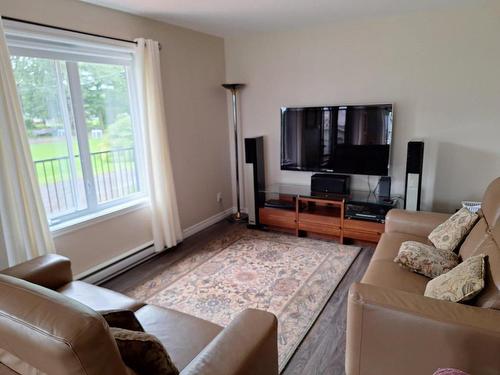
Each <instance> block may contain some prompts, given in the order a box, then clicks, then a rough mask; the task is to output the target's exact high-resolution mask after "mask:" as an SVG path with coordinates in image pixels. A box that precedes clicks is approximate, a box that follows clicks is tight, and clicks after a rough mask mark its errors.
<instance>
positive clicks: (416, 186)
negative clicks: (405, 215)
mask: <svg viewBox="0 0 500 375" xmlns="http://www.w3.org/2000/svg"><path fill="white" fill-rule="evenodd" d="M423 166H424V142H415V141H412V142H408V153H407V156H406V179H405V206H404V208H405V209H407V210H412V211H420V197H421V193H422V169H423Z"/></svg>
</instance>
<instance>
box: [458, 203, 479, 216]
mask: <svg viewBox="0 0 500 375" xmlns="http://www.w3.org/2000/svg"><path fill="white" fill-rule="evenodd" d="M462 207H465V208H467V209H468V210H469V211H470V212H473V213H476V212H477V211H479V209H480V208H481V202H472V201H462Z"/></svg>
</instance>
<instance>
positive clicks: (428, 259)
mask: <svg viewBox="0 0 500 375" xmlns="http://www.w3.org/2000/svg"><path fill="white" fill-rule="evenodd" d="M394 262H395V263H397V264H399V265H400V266H402V267H403V268H408V269H409V270H410V271H412V272H416V273H420V274H422V275H424V276H427V277H430V278H434V277H437V276H439V275H442V274H443V273H445V272H448V271H450V270H452V269H453V268H455V267H456V266H457V265H458V263H459V258H458V255H457V254H455V253H454V252H452V251H448V250H442V249H436V248H435V247H433V246H430V245H426V244H423V243H420V242H416V241H405V242H403V243H402V244H401V248H400V249H399V252H398V255H397V256H396V257H395V258H394Z"/></svg>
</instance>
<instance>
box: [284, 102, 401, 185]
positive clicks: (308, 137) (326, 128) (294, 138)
mask: <svg viewBox="0 0 500 375" xmlns="http://www.w3.org/2000/svg"><path fill="white" fill-rule="evenodd" d="M392 118H393V117H392V105H391V104H377V105H347V106H328V107H300V108H299V107H283V108H281V169H283V170H292V171H315V172H333V173H345V174H363V175H376V176H387V175H388V173H389V156H390V147H391V138H392Z"/></svg>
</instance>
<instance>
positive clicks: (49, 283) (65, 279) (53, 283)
mask: <svg viewBox="0 0 500 375" xmlns="http://www.w3.org/2000/svg"><path fill="white" fill-rule="evenodd" d="M0 273H2V274H4V275H9V276H13V277H17V278H19V279H23V280H26V281H29V282H31V283H34V284H38V285H41V286H43V287H46V288H49V289H53V290H56V289H59V288H60V287H62V286H63V285H66V284H67V283H69V282H71V281H72V280H73V274H72V272H71V261H70V260H69V259H68V258H66V257H64V256H62V255H57V254H47V255H42V256H39V257H36V258H33V259H31V260H28V261H27V262H23V263H19V264H18V265H15V266H13V267H10V268H6V269H4V270H2V271H0Z"/></svg>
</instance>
